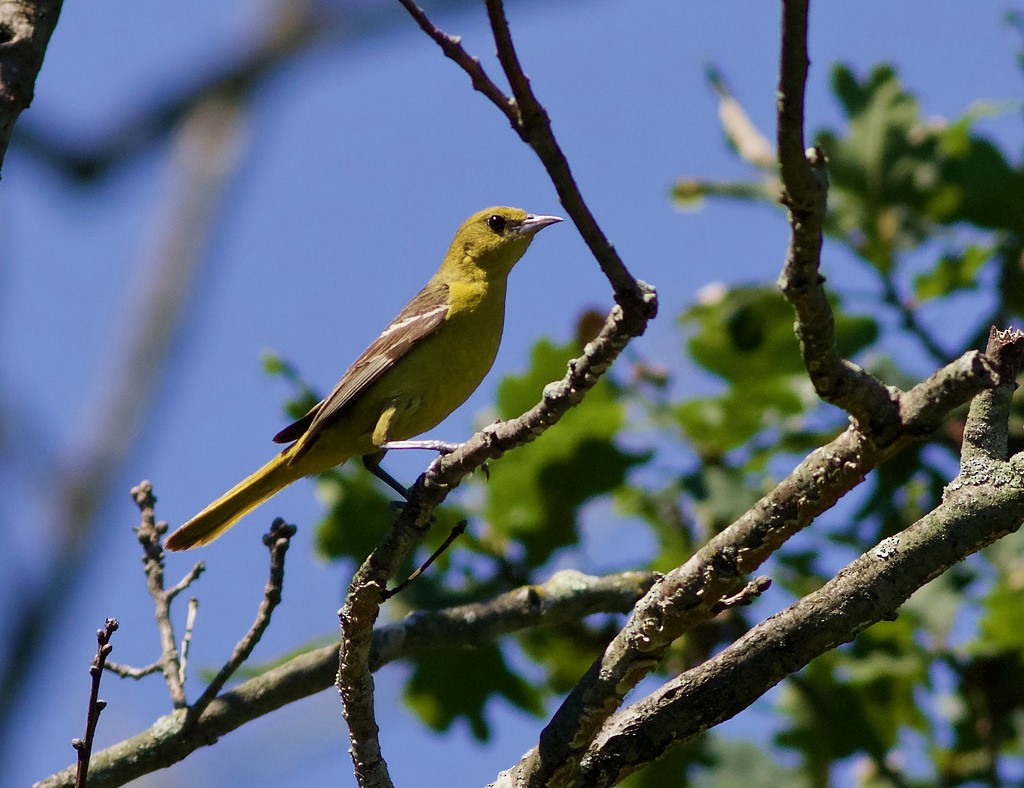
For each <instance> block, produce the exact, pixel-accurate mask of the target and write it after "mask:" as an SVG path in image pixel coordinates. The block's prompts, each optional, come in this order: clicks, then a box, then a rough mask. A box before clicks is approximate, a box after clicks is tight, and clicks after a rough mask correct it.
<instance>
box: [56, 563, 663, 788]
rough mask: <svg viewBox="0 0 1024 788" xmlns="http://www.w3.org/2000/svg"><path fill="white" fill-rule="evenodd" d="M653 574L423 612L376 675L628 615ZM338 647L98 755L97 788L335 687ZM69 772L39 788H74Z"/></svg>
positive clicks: (384, 653) (401, 630) (389, 639)
mask: <svg viewBox="0 0 1024 788" xmlns="http://www.w3.org/2000/svg"><path fill="white" fill-rule="evenodd" d="M655 579H656V576H655V575H654V574H653V573H650V572H624V573H622V574H619V575H610V576H608V577H590V576H587V575H583V574H580V573H579V572H572V571H564V572H558V573H557V574H555V575H553V576H552V577H551V578H550V579H549V580H548V581H547V582H545V583H542V584H540V585H535V586H525V587H522V588H517V589H515V590H513V591H509V592H507V593H505V594H501V595H500V596H497V597H495V598H494V599H492V600H489V601H487V602H480V603H476V604H472V605H462V606H460V607H455V608H450V609H448V610H438V611H432V612H417V613H413V614H410V615H409V616H407V617H406V618H405V619H403V620H402V621H398V622H395V623H394V624H388V625H386V626H382V627H379V628H378V629H377V630H375V631H374V632H373V637H372V644H371V647H370V655H369V662H370V664H371V665H372V669H373V670H377V669H379V668H380V667H382V666H383V665H386V664H388V663H390V662H394V661H395V660H399V659H402V658H404V657H409V656H412V655H414V654H417V653H419V652H421V651H425V650H427V649H430V648H436V647H438V646H440V645H445V646H451V645H470V644H479V643H484V642H489V641H490V640H492V639H496V638H498V637H500V636H502V635H506V634H510V633H512V632H517V631H521V630H525V629H529V628H530V627H534V626H538V625H540V624H546V625H558V624H561V623H565V622H570V621H579V620H580V619H582V618H585V617H586V616H589V615H592V614H594V613H626V612H628V611H629V610H631V609H632V607H633V605H634V604H636V601H637V600H638V599H639V598H640V597H641V596H643V594H644V593H646V591H647V590H648V589H649V588H650V587H651V585H652V584H653V583H654V582H655ZM338 652H339V647H338V646H337V645H331V646H325V647H323V648H319V649H316V650H314V651H310V652H307V653H305V654H302V655H300V656H298V657H294V658H293V659H290V660H288V661H287V662H285V663H284V664H283V665H279V666H277V667H275V668H272V669H271V670H268V671H267V672H265V673H263V674H261V675H259V676H257V677H255V678H252V679H249V680H248V681H245V682H242V683H241V684H239V685H238V686H237V687H235V688H233V689H231V690H230V691H228V692H225V693H223V694H222V695H220V696H219V697H218V698H216V699H214V700H213V701H212V702H211V703H210V705H209V706H207V707H206V709H205V710H204V711H203V713H202V714H201V715H200V716H199V718H198V719H197V720H195V721H194V724H193V725H192V727H191V728H188V729H187V731H186V719H185V711H184V710H179V711H175V712H173V713H172V714H169V715H167V716H165V717H161V718H160V719H158V720H157V721H156V722H154V723H153V725H152V726H151V727H150V728H148V729H147V730H145V731H142V732H141V733H139V734H137V735H136V736H133V737H132V738H131V739H126V740H125V741H122V742H119V743H118V744H115V745H113V746H112V747H108V748H107V749H105V750H103V751H101V752H98V753H95V754H94V755H93V758H92V769H91V772H90V776H89V785H90V786H91V788H104V786H114V785H123V784H124V783H126V782H128V781H130V780H133V779H136V778H138V777H140V776H142V775H144V774H148V773H150V772H153V771H155V770H156V769H159V768H163V767H166V766H170V765H171V764H173V763H176V762H178V761H180V760H183V759H184V758H186V757H187V756H188V755H189V753H191V752H193V751H194V750H196V749H198V748H199V747H202V746H206V745H209V744H213V743H215V742H216V741H217V739H218V738H219V737H220V736H223V735H224V734H226V733H230V732H231V731H233V730H235V729H237V728H240V727H242V726H243V725H245V724H246V723H247V722H250V721H251V720H254V719H257V718H258V717H261V716H264V715H266V714H269V713H270V712H272V711H274V710H275V709H279V708H281V707H282V706H285V705H287V704H289V703H293V702H295V701H297V700H301V699H302V698H305V697H308V696H309V695H313V694H315V693H317V692H322V691H323V690H325V689H327V688H328V687H330V686H331V684H332V683H333V682H334V680H335V674H336V672H337V668H338ZM74 780H75V767H74V766H70V767H68V768H67V769H64V770H63V771H61V772H58V773H57V774H54V775H52V776H50V777H48V778H46V779H44V780H42V781H41V782H39V783H38V784H37V788H55V787H56V786H71V785H74Z"/></svg>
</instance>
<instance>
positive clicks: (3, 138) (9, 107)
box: [0, 0, 62, 167]
mask: <svg viewBox="0 0 1024 788" xmlns="http://www.w3.org/2000/svg"><path fill="white" fill-rule="evenodd" d="M61 5H62V3H61V0H36V1H35V2H33V1H32V0H0V167H2V165H3V160H4V156H5V155H6V154H7V146H8V145H9V144H10V142H11V133H12V132H13V131H14V124H15V122H17V120H18V117H19V116H20V115H21V113H22V111H23V110H26V109H28V106H29V105H30V104H31V103H32V98H33V96H34V95H35V85H36V77H37V76H38V75H39V69H40V68H42V66H43V55H44V54H45V53H46V47H47V46H48V45H49V43H50V36H51V35H53V30H54V28H55V27H56V26H57V18H58V17H59V16H60V9H61Z"/></svg>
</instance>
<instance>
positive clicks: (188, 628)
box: [178, 597, 199, 684]
mask: <svg viewBox="0 0 1024 788" xmlns="http://www.w3.org/2000/svg"><path fill="white" fill-rule="evenodd" d="M198 613H199V600H198V599H196V598H195V597H192V598H191V599H189V600H188V614H187V615H186V616H185V634H184V635H182V636H181V651H180V652H179V653H180V656H181V668H180V669H179V671H178V676H179V678H180V679H181V683H182V684H184V683H185V678H186V677H187V676H188V652H189V647H190V646H191V645H192V629H193V628H194V627H195V625H196V616H197V615H198Z"/></svg>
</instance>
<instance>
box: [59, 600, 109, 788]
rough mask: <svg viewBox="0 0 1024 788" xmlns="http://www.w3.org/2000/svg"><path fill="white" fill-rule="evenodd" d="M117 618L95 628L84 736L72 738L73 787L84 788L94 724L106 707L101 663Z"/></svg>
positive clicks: (105, 655)
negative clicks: (75, 759) (75, 765)
mask: <svg viewBox="0 0 1024 788" xmlns="http://www.w3.org/2000/svg"><path fill="white" fill-rule="evenodd" d="M117 626H118V624H117V619H116V618H108V619H107V620H106V621H105V622H104V623H103V629H97V630H96V656H95V657H93V658H92V665H91V666H90V667H89V675H90V676H91V677H92V685H91V687H90V690H89V708H88V710H87V712H86V718H85V738H84V739H73V740H72V742H71V746H72V747H74V748H75V749H76V750H77V751H78V774H77V775H76V776H75V788H85V786H86V781H87V780H88V778H89V762H90V761H91V760H92V743H93V740H94V738H95V736H96V726H97V725H98V724H99V721H100V713H101V712H102V711H103V709H105V708H106V706H107V702H106V701H105V700H100V679H101V678H102V677H103V664H104V663H105V662H106V661H107V655H108V654H110V652H111V650H112V649H113V646H111V645H110V638H111V637H112V636H113V634H114V633H115V632H117Z"/></svg>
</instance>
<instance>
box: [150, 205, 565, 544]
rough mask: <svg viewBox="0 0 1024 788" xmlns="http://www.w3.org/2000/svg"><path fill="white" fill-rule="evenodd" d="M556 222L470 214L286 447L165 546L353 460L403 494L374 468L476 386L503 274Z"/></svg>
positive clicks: (199, 535)
mask: <svg viewBox="0 0 1024 788" xmlns="http://www.w3.org/2000/svg"><path fill="white" fill-rule="evenodd" d="M560 221H562V220H561V219H560V218H558V217H557V216H537V215H533V214H528V213H526V212H525V211H521V210H519V209H518V208H504V207H497V208H488V209H487V210H485V211H480V212H479V213H475V214H473V215H472V216H470V217H469V218H468V219H467V220H466V221H465V223H463V225H462V226H461V227H460V228H459V230H458V232H456V233H455V238H454V239H453V240H452V243H451V246H450V247H449V248H448V253H447V254H446V255H445V256H444V261H443V262H442V263H441V267H440V268H439V269H438V270H437V273H435V274H434V276H433V277H432V278H431V280H430V281H429V282H427V284H426V286H425V287H424V288H423V289H422V290H420V292H419V293H417V294H416V296H415V297H414V298H413V299H412V300H411V301H410V302H409V303H408V304H406V306H405V308H404V309H403V310H402V311H401V312H399V313H398V316H397V317H396V318H395V319H394V320H392V321H391V323H390V325H388V327H387V328H385V329H384V331H383V333H381V335H380V336H379V337H377V339H375V340H374V341H373V343H372V344H371V345H370V346H369V347H368V348H367V349H366V350H365V351H364V352H363V354H362V355H361V356H359V358H357V359H356V360H355V363H353V364H352V366H351V367H349V368H348V371H347V372H346V373H345V375H344V376H343V377H342V379H341V380H340V381H339V382H338V384H337V385H336V386H335V387H334V390H333V391H331V393H330V394H328V395H327V397H326V398H325V399H323V400H322V401H321V402H319V403H318V404H317V405H316V406H315V407H314V408H313V409H312V410H310V411H309V413H307V414H306V415H305V416H303V417H302V418H301V419H299V420H298V421H296V422H295V423H294V424H291V425H290V426H288V427H285V428H284V429H283V430H281V432H279V433H278V434H277V435H276V436H274V440H275V441H276V442H277V443H288V444H290V445H289V446H288V447H287V448H286V449H285V450H284V451H282V452H281V453H280V454H278V455H277V456H276V457H274V459H272V460H271V461H270V462H268V463H267V464H266V465H264V466H263V467H262V468H260V469H259V470H258V471H256V473H254V474H252V475H251V476H249V477H248V478H247V479H245V480H244V481H242V482H240V483H239V484H237V485H235V486H234V487H232V488H231V489H230V490H228V491H227V492H226V493H224V495H222V496H221V497H220V498H218V499H217V500H216V501H214V502H213V503H211V504H210V505H209V506H207V507H206V508H205V509H203V511H201V512H200V513H199V514H197V515H196V516H195V517H193V518H192V519H191V520H189V521H188V522H187V523H185V524H184V525H183V526H181V527H180V528H179V529H178V530H176V531H175V532H174V533H172V534H171V535H170V536H169V537H167V541H166V542H165V547H166V548H167V549H168V550H186V549H188V548H190V547H196V546H197V545H203V544H206V543H207V542H211V541H213V540H214V539H216V538H217V537H218V536H220V535H221V534H222V533H224V531H226V530H227V529H228V528H230V527H231V526H232V525H234V524H235V523H236V522H237V521H238V520H239V518H241V517H242V515H244V514H246V513H247V512H249V511H250V510H252V509H254V508H255V507H257V506H259V505H260V504H261V503H263V502H264V501H266V500H267V499H268V498H270V497H271V496H272V495H275V494H276V493H278V492H280V491H281V490H283V489H284V488H285V487H287V486H288V485H289V484H291V483H292V482H294V481H296V480H298V479H300V478H301V477H303V476H309V475H311V474H315V473H321V472H323V471H326V470H327V469H328V468H333V467H334V466H335V465H341V464H342V463H343V462H345V461H346V460H348V459H350V458H352V457H363V459H364V462H365V463H366V465H367V467H368V468H370V470H372V471H374V472H375V473H376V474H377V475H378V476H380V477H381V478H382V479H384V480H385V481H387V482H388V483H389V484H391V485H392V486H394V487H395V488H396V489H399V490H401V487H400V485H398V484H397V483H396V482H394V480H392V479H391V478H390V477H389V476H388V475H387V474H386V473H384V471H383V470H381V469H380V468H378V467H377V463H378V462H379V461H380V458H381V457H383V455H384V452H385V451H387V447H388V444H389V443H391V442H394V441H404V440H406V439H408V438H411V437H413V436H415V435H419V434H420V433H422V432H425V431H427V430H429V429H432V428H433V427H434V426H436V425H437V424H438V423H440V422H441V421H442V420H443V419H444V418H445V417H446V416H447V415H448V414H449V413H451V412H452V411H453V410H455V409H456V408H457V407H458V406H459V405H461V404H462V403H463V402H465V401H466V399H467V398H468V397H469V395H470V394H472V393H473V392H474V391H475V390H476V387H477V386H479V385H480V382H481V381H482V380H483V378H484V376H485V375H486V374H487V372H488V370H489V369H490V368H491V364H492V363H493V362H494V357H495V355H496V354H497V352H498V345H499V343H500V342H501V332H502V328H503V326H504V322H505V288H506V283H507V281H508V274H509V272H510V271H511V270H512V267H513V266H514V265H515V264H516V263H517V262H518V261H519V258H520V257H522V256H523V253H524V252H526V249H527V247H528V246H529V245H530V242H531V241H532V240H533V236H534V235H535V234H536V233H537V232H538V231H539V230H541V229H543V228H545V227H547V226H548V225H551V224H554V223H555V222H560Z"/></svg>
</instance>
